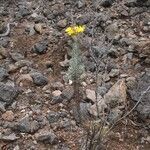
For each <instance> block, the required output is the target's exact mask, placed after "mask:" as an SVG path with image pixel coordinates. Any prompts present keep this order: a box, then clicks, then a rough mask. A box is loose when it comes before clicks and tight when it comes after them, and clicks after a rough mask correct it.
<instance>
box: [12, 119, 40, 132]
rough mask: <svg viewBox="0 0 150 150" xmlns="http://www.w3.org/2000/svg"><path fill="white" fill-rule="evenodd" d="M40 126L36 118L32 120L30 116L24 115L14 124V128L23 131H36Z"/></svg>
mask: <svg viewBox="0 0 150 150" xmlns="http://www.w3.org/2000/svg"><path fill="white" fill-rule="evenodd" d="M39 128H40V125H39V123H38V122H37V121H35V120H30V118H29V117H24V118H22V119H21V120H19V121H18V122H17V123H15V124H14V125H13V126H12V129H13V130H16V131H19V132H22V133H35V132H36V131H37V130H38V129H39Z"/></svg>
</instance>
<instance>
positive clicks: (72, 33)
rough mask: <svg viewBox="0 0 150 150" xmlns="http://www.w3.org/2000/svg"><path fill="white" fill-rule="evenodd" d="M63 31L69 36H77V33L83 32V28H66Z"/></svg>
mask: <svg viewBox="0 0 150 150" xmlns="http://www.w3.org/2000/svg"><path fill="white" fill-rule="evenodd" d="M65 31H66V33H67V34H68V35H69V36H77V35H78V34H79V33H83V32H84V31H85V26H83V25H82V26H81V25H80V26H72V27H68V28H67V29H66V30H65Z"/></svg>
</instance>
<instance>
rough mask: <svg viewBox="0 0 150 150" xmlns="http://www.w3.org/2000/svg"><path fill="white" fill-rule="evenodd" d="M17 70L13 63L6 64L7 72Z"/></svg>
mask: <svg viewBox="0 0 150 150" xmlns="http://www.w3.org/2000/svg"><path fill="white" fill-rule="evenodd" d="M17 70H18V66H16V65H14V64H10V65H9V66H8V72H9V73H14V72H16V71H17Z"/></svg>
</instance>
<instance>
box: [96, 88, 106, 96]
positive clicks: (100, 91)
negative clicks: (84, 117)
mask: <svg viewBox="0 0 150 150" xmlns="http://www.w3.org/2000/svg"><path fill="white" fill-rule="evenodd" d="M107 91H108V89H107V88H106V87H105V86H100V87H98V94H99V95H101V96H104V95H105V94H106V93H107Z"/></svg>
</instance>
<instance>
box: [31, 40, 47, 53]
mask: <svg viewBox="0 0 150 150" xmlns="http://www.w3.org/2000/svg"><path fill="white" fill-rule="evenodd" d="M47 48H48V47H47V43H46V42H40V43H37V44H35V45H34V47H33V51H34V52H35V53H37V54H44V53H46V51H47Z"/></svg>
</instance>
